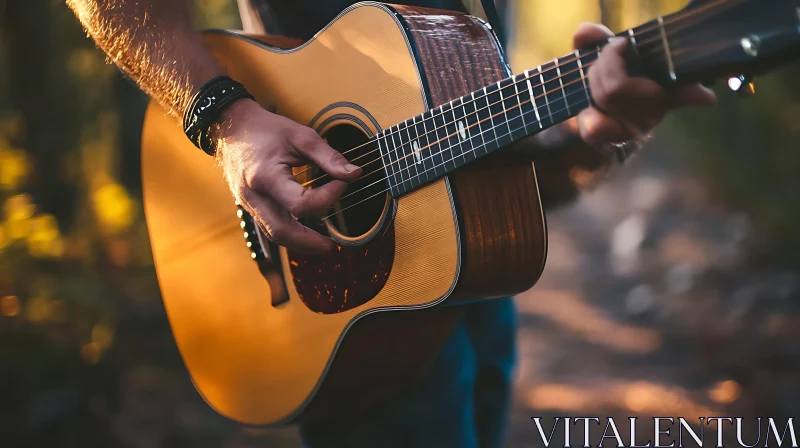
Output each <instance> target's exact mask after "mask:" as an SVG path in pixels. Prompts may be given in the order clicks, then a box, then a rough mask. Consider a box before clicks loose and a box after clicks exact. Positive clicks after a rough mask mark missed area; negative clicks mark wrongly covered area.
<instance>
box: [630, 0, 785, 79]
mask: <svg viewBox="0 0 800 448" xmlns="http://www.w3.org/2000/svg"><path fill="white" fill-rule="evenodd" d="M633 31H634V32H635V34H634V35H636V36H638V40H639V43H638V45H637V47H638V50H639V52H640V55H641V57H642V61H643V62H644V63H645V67H646V68H647V71H648V73H649V74H650V75H651V76H653V77H654V78H656V79H660V80H661V81H664V82H666V83H685V82H693V81H701V82H706V81H710V80H712V79H718V78H732V79H731V82H730V83H729V84H730V86H731V88H735V89H736V90H738V89H742V88H744V87H748V86H749V80H750V79H752V78H751V77H752V76H754V75H757V74H761V73H764V72H766V71H769V70H771V69H773V68H775V67H776V66H778V65H781V64H784V63H787V62H791V61H792V60H795V59H797V58H800V0H693V1H692V2H691V3H689V5H688V6H686V7H685V8H684V9H682V10H681V11H679V12H677V13H674V14H671V15H669V16H665V17H663V18H661V19H659V20H657V21H654V22H651V23H650V24H647V25H642V26H641V27H639V28H636V29H634V30H633Z"/></svg>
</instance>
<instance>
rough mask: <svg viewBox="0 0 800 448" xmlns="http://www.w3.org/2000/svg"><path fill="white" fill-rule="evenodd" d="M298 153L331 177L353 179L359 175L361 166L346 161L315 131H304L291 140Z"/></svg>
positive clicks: (344, 179) (345, 179)
mask: <svg viewBox="0 0 800 448" xmlns="http://www.w3.org/2000/svg"><path fill="white" fill-rule="evenodd" d="M291 143H292V145H294V148H295V149H296V150H297V152H298V153H300V154H301V155H303V156H304V157H306V158H307V159H309V160H311V161H312V162H314V163H315V164H316V165H317V166H318V167H320V168H322V170H323V171H325V172H326V173H328V174H329V175H330V176H331V177H333V178H334V179H338V180H343V181H348V182H349V181H353V180H356V179H358V177H359V176H360V175H361V168H359V167H358V166H356V165H353V164H352V163H350V162H348V161H347V159H346V158H345V157H344V156H343V155H342V154H341V153H340V152H339V151H337V150H335V149H333V148H331V147H330V146H329V145H328V144H327V143H325V140H323V139H322V137H320V136H319V135H317V133H316V132H313V131H311V132H309V133H304V134H303V135H301V136H298V137H296V138H294V139H293V141H292V142H291Z"/></svg>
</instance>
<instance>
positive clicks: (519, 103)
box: [302, 55, 646, 200]
mask: <svg viewBox="0 0 800 448" xmlns="http://www.w3.org/2000/svg"><path fill="white" fill-rule="evenodd" d="M645 56H646V55H645ZM592 64H593V62H591V63H587V64H586V67H589V66H591V65H592ZM574 72H575V70H573V71H572V72H571V73H574ZM565 75H566V74H565ZM552 81H553V80H548V81H546V82H545V83H543V84H541V85H537V86H536V87H540V86H542V85H544V84H546V83H548V82H552ZM583 81H584V78H583V77H581V78H580V79H576V80H573V81H571V82H568V83H566V84H563V86H561V85H560V86H559V87H557V88H554V89H553V90H550V91H548V90H543V91H542V92H543V93H542V94H540V95H538V96H534V97H533V100H530V99H527V98H528V97H529V92H525V91H523V92H522V93H516V94H512V95H510V96H508V97H506V98H503V100H501V101H497V102H495V103H492V105H494V104H499V103H501V102H504V101H507V100H509V99H517V105H516V106H512V107H511V108H510V109H506V108H505V106H504V108H503V110H502V111H500V112H497V113H495V114H494V115H490V116H489V117H486V118H484V119H482V120H479V121H477V122H475V123H472V124H470V125H468V126H465V127H464V129H470V128H472V127H474V126H476V125H479V124H481V123H483V122H485V121H487V120H491V121H492V127H491V128H490V129H497V126H495V125H494V120H493V118H494V117H497V116H499V115H501V114H507V112H508V111H509V110H511V111H515V110H516V109H520V110H521V108H522V106H523V105H524V104H528V103H533V104H532V105H533V107H534V109H535V110H533V111H528V112H524V113H522V114H520V116H519V117H524V115H525V114H529V113H531V112H534V113H535V112H538V110H539V109H542V108H546V109H548V110H549V109H550V106H552V105H554V104H556V103H558V102H559V101H562V98H561V97H559V98H557V99H555V100H553V101H549V100H548V95H552V94H553V93H554V92H557V91H559V90H561V91H562V93H563V92H565V89H564V88H565V87H568V86H570V85H572V84H576V83H578V82H583ZM509 87H510V86H509ZM587 91H588V86H587V89H582V90H581V91H579V92H572V93H569V94H566V96H572V95H574V94H584V95H586V94H587ZM517 92H518V90H517ZM556 96H558V95H556ZM523 97H524V99H525V101H519V100H520V98H523ZM542 97H544V98H545V102H544V103H542V105H537V103H536V101H535V100H537V99H540V98H542ZM564 101H565V103H566V109H565V110H569V102H568V101H566V99H564ZM487 103H488V101H487ZM487 108H489V107H488V106H487V107H483V108H482V109H480V110H484V109H487ZM489 113H491V109H490V110H489ZM475 114H477V111H476V112H475V113H469V114H466V115H465V117H466V116H469V115H475ZM553 115H555V114H554V113H550V114H549V116H548V117H546V118H551V121H552V116H553ZM519 117H512V118H511V119H510V120H509V119H507V120H506V121H505V122H504V123H505V124H506V125H508V123H509V122H510V121H511V120H514V119H516V118H519ZM535 123H541V120H540V121H535ZM454 124H455V122H450V123H448V124H445V125H443V126H440V127H439V128H436V129H435V130H438V129H441V128H445V127H446V126H448V125H454ZM500 126H502V124H500ZM479 129H480V128H479ZM435 130H433V131H428V132H426V133H424V134H421V135H418V136H417V138H416V140H419V139H421V137H422V136H425V140H426V141H428V142H430V139H429V138H428V136H429V135H430V134H433V137H434V138H438V140H435V141H434V142H433V143H428V144H427V145H426V146H423V147H421V148H419V151H420V152H421V151H423V150H425V149H428V148H431V147H432V146H433V145H436V144H441V143H442V142H443V141H445V140H447V139H449V138H451V137H454V136H456V135H457V134H458V132H460V129H459V130H456V131H455V132H453V133H450V134H448V135H446V136H444V137H441V138H439V137H438V135H436V133H435V132H434V131H435ZM445 132H447V131H445ZM482 133H483V132H479V134H478V135H480V134H482ZM472 138H474V137H470V138H469V139H470V140H471V139H472ZM464 140H466V139H462V141H461V142H459V143H457V144H455V145H452V146H449V147H447V148H444V149H441V150H440V151H439V152H437V153H436V154H433V153H432V151H429V152H428V153H429V154H430V157H433V156H435V155H440V154H442V153H443V152H444V151H445V150H448V149H452V148H454V147H455V146H456V145H458V146H461V145H462V144H463V141H464ZM403 146H406V144H401V145H399V146H398V147H397V148H398V150H396V151H393V152H394V153H398V152H399V148H402V147H403ZM440 148H441V145H440ZM473 151H474V148H473ZM372 152H374V151H372ZM413 154H414V153H410V154H405V155H403V156H402V157H398V158H397V159H396V160H394V161H392V162H391V163H389V164H387V165H384V166H383V167H380V168H377V169H375V170H373V171H371V172H369V173H367V174H364V175H362V176H360V177H359V178H358V179H357V180H362V179H365V178H367V177H369V176H371V175H373V174H376V173H381V172H383V171H384V170H385V169H386V168H388V167H390V166H393V165H395V164H399V163H400V161H401V160H405V159H407V158H409V157H411V156H412V155H413ZM430 157H423V158H422V159H421V160H420V161H418V162H417V164H419V163H420V162H422V161H425V160H428V159H429V158H430ZM381 159H382V158H377V159H373V160H372V161H370V162H367V163H366V164H364V165H363V166H368V165H370V164H372V163H374V162H376V161H380V160H381ZM399 168H400V170H401V171H400V173H399V174H400V178H401V179H402V170H405V171H407V172H408V174H410V173H411V170H410V166H407V167H406V168H402V167H399ZM387 174H388V173H387ZM392 176H395V177H397V176H398V173H395V174H393V175H392ZM389 177H390V176H388V175H387V176H385V177H383V178H380V179H378V180H377V181H375V182H372V183H371V184H369V185H366V186H364V187H361V188H359V189H357V190H354V191H352V192H350V193H348V194H346V195H345V196H343V197H341V198H340V199H339V200H342V199H345V198H347V197H349V196H352V195H353V194H356V193H358V192H360V191H362V190H364V189H366V188H369V187H371V186H372V185H375V184H376V183H379V182H381V181H383V180H384V179H388V178H389ZM312 182H313V181H312ZM354 182H355V181H354ZM404 182H406V181H404V180H401V182H400V184H401V185H402V184H403V183H404ZM307 184H308V183H305V184H302V185H303V186H305V185H307Z"/></svg>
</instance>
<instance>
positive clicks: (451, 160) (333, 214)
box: [321, 92, 586, 220]
mask: <svg viewBox="0 0 800 448" xmlns="http://www.w3.org/2000/svg"><path fill="white" fill-rule="evenodd" d="M576 93H579V92H573V93H572V94H576ZM583 102H586V101H585V100H584V101H583ZM566 110H567V109H566V108H564V109H559V110H557V111H556V112H555V113H559V112H563V111H566ZM531 112H532V111H529V112H526V114H530V113H531ZM524 128H525V126H522V127H519V128H516V129H514V130H513V131H510V132H508V133H507V134H503V135H501V136H499V137H498V136H497V133H495V139H494V140H493V141H491V142H490V143H495V142H498V141H500V139H502V138H503V137H507V136H510V135H512V134H513V133H514V132H516V131H519V130H522V129H524ZM492 129H493V128H492ZM488 131H489V129H487V130H486V131H483V132H488ZM483 132H481V134H483ZM484 146H485V145H484ZM442 152H443V151H442ZM439 154H441V153H439ZM431 157H433V156H431ZM457 157H458V156H456V157H453V158H451V159H450V160H446V161H443V162H442V163H440V164H439V165H436V166H433V167H431V168H429V169H426V170H425V171H424V173H425V172H428V171H429V170H430V169H434V170H435V169H436V168H438V167H440V166H443V165H445V164H447V163H448V162H453V161H454V160H456V158H457ZM418 176H419V174H417V175H416V176H415V177H418ZM381 180H383V179H381ZM409 180H410V179H409ZM379 182H380V181H379ZM365 189H366V188H362V189H359V190H357V191H364V190H365ZM390 189H391V188H385V189H383V190H381V191H379V192H377V193H375V194H373V195H372V196H369V197H367V198H365V199H362V200H360V201H358V202H355V203H353V204H350V205H348V206H346V207H344V208H341V209H339V210H337V211H336V212H334V213H331V214H330V215H328V216H325V217H324V218H321V219H323V220H324V219H328V218H330V217H332V216H336V215H338V214H341V213H342V212H344V211H345V210H348V209H350V208H353V207H355V206H356V205H359V204H361V203H364V202H366V201H368V200H370V199H372V198H374V197H375V196H378V195H380V194H383V193H386V192H388V191H389V190H390ZM354 193H355V192H354ZM342 199H344V198H342Z"/></svg>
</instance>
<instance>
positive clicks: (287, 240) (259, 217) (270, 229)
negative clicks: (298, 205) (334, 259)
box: [246, 193, 336, 253]
mask: <svg viewBox="0 0 800 448" xmlns="http://www.w3.org/2000/svg"><path fill="white" fill-rule="evenodd" d="M246 202H247V204H248V206H249V208H250V209H251V213H252V214H253V217H254V218H255V219H256V221H257V222H258V223H259V225H260V226H261V228H262V229H263V230H264V233H265V234H266V235H267V238H269V240H270V241H272V242H273V243H275V244H278V245H281V246H284V247H286V248H287V249H290V250H295V251H299V252H304V253H325V252H330V251H331V250H333V249H334V247H335V246H336V243H334V241H333V240H331V239H330V238H327V237H325V236H322V235H320V234H319V233H317V232H315V231H313V230H311V229H309V228H308V227H305V226H304V225H302V224H300V223H299V222H297V221H295V220H294V219H292V217H291V216H290V215H289V213H287V212H286V210H284V209H283V208H282V207H281V206H280V205H279V204H278V203H277V202H275V201H274V200H272V199H270V198H269V197H266V196H262V195H259V194H257V193H251V194H249V195H248V197H247V198H246Z"/></svg>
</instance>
